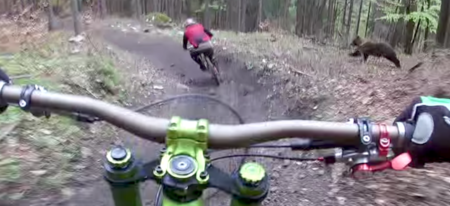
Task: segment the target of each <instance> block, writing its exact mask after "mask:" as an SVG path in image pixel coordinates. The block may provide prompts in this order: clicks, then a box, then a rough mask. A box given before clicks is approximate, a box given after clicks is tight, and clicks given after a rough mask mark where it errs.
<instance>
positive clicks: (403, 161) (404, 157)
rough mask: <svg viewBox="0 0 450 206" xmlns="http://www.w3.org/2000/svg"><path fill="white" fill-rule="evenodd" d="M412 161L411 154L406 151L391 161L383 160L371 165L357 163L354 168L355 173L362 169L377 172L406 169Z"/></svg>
mask: <svg viewBox="0 0 450 206" xmlns="http://www.w3.org/2000/svg"><path fill="white" fill-rule="evenodd" d="M411 161H412V158H411V155H410V154H409V153H407V152H406V153H402V154H400V155H398V156H397V157H395V158H394V159H392V160H391V161H388V162H383V163H380V164H377V165H369V164H360V165H356V166H355V167H354V168H353V173H355V172H361V171H366V172H376V171H381V170H385V169H393V170H404V169H405V168H406V167H407V166H408V165H409V163H411Z"/></svg>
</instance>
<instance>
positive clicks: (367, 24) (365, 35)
mask: <svg viewBox="0 0 450 206" xmlns="http://www.w3.org/2000/svg"><path fill="white" fill-rule="evenodd" d="M371 7H372V1H369V9H368V10H367V19H366V31H365V32H364V37H367V32H368V31H369V22H370V9H371Z"/></svg>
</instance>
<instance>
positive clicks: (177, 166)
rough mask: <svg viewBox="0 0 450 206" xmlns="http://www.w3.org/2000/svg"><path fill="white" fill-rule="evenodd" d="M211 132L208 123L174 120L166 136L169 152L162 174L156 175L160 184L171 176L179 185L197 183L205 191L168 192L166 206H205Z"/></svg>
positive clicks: (165, 200) (164, 196) (161, 166)
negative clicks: (203, 197) (202, 195)
mask: <svg viewBox="0 0 450 206" xmlns="http://www.w3.org/2000/svg"><path fill="white" fill-rule="evenodd" d="M208 128H209V125H208V120H206V119H200V120H198V121H190V120H183V119H181V118H180V117H172V119H171V121H170V125H169V129H168V131H167V136H166V150H165V152H164V153H163V154H162V157H161V165H160V167H159V168H158V171H156V170H155V171H154V172H153V174H154V175H155V177H157V178H159V179H160V180H162V179H163V178H167V176H169V177H170V178H171V179H172V181H175V182H180V183H181V182H189V181H191V182H192V181H193V182H196V183H197V184H200V185H203V188H201V189H199V190H198V191H182V190H172V189H168V190H165V193H164V194H163V201H162V205H163V206H175V205H178V206H203V200H202V198H201V194H202V190H203V189H204V188H206V185H207V183H208V180H209V175H208V173H207V172H206V164H207V161H208V159H207V158H206V157H205V153H206V150H207V146H208V142H207V141H208ZM163 187H165V186H163ZM169 197H170V198H169ZM176 197H182V198H176Z"/></svg>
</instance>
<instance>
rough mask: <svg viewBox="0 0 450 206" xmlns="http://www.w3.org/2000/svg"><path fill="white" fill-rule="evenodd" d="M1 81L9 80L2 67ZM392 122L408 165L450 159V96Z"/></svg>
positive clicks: (425, 99) (417, 104)
mask: <svg viewBox="0 0 450 206" xmlns="http://www.w3.org/2000/svg"><path fill="white" fill-rule="evenodd" d="M0 81H4V82H10V78H9V77H8V75H6V73H5V72H4V71H3V70H2V69H0ZM439 96H441V95H439ZM6 107H7V104H6V103H2V102H0V110H1V109H3V110H5V109H6ZM394 122H410V123H412V124H413V125H415V130H414V132H413V135H412V140H411V141H410V143H408V145H406V146H405V147H403V148H405V149H403V151H395V153H396V154H401V153H403V152H409V153H410V155H411V157H412V159H413V162H412V163H411V164H410V166H412V167H421V166H424V165H425V163H431V162H450V152H449V151H450V98H448V97H445V98H438V97H431V96H421V97H417V98H415V99H414V100H413V101H412V103H411V104H410V105H408V106H407V107H406V108H405V110H404V111H403V112H402V113H401V114H400V115H399V116H398V117H397V118H396V119H395V120H394Z"/></svg>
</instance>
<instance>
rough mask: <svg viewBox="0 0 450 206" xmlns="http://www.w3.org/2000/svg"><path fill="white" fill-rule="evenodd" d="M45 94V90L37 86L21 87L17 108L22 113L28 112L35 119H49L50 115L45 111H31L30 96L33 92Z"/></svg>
mask: <svg viewBox="0 0 450 206" xmlns="http://www.w3.org/2000/svg"><path fill="white" fill-rule="evenodd" d="M36 90H37V91H40V92H47V90H46V89H45V88H44V87H42V86H39V85H35V84H34V85H26V86H24V87H23V89H22V92H21V93H20V99H19V107H20V108H21V109H22V110H23V111H27V112H30V113H31V114H33V116H35V117H41V116H45V117H46V118H49V117H50V113H49V112H48V111H45V110H33V109H31V95H32V94H33V92H34V91H36Z"/></svg>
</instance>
